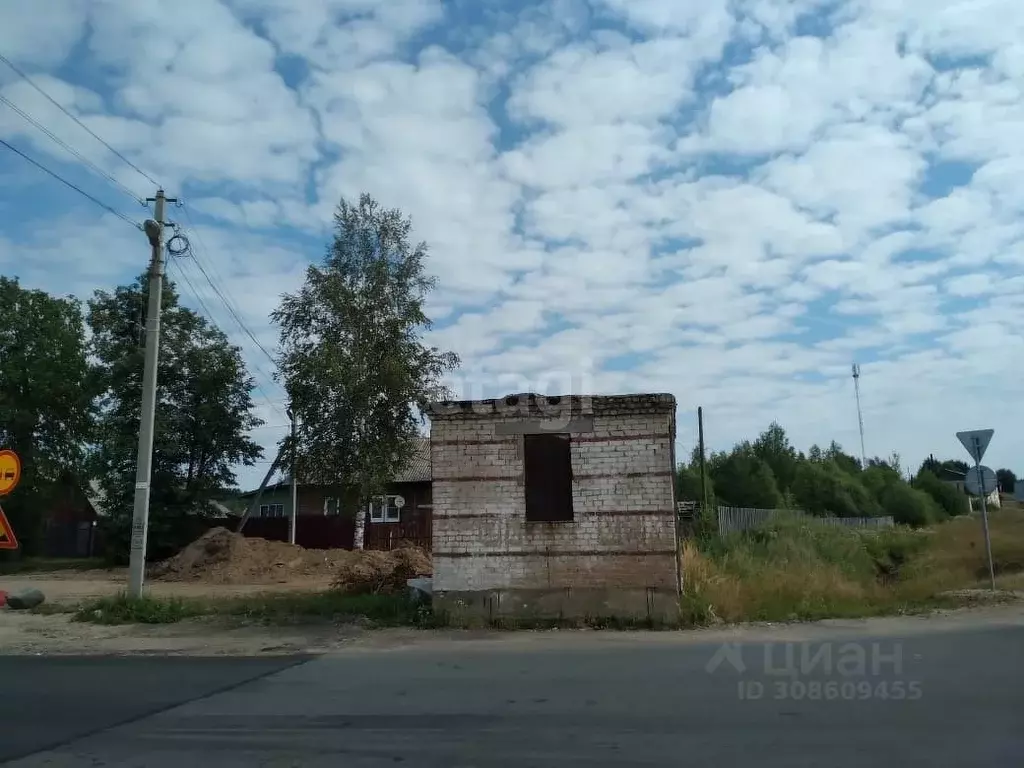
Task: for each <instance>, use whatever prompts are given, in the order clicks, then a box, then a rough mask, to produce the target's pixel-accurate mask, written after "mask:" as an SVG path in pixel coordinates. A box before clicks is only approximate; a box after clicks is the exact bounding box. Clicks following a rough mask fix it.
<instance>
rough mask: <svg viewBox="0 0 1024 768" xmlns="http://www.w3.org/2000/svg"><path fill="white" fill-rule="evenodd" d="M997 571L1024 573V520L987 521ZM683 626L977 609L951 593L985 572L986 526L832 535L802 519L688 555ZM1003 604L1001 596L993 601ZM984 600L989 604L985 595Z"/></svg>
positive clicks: (964, 521)
mask: <svg viewBox="0 0 1024 768" xmlns="http://www.w3.org/2000/svg"><path fill="white" fill-rule="evenodd" d="M991 529H992V550H993V559H994V561H995V568H996V573H997V574H1000V575H1001V578H1002V579H1003V580H1004V581H1006V580H1007V579H1008V578H1009V575H1010V574H1014V573H1017V572H1020V571H1021V570H1024V514H1021V513H1019V512H1016V511H1014V512H1004V513H1002V514H1000V515H998V516H993V519H992V521H991ZM683 569H684V579H683V583H684V589H683V595H682V602H681V604H682V612H683V620H684V623H686V624H690V625H705V624H711V623H716V622H719V621H724V622H736V621H806V620H814V619H823V618H853V617H864V616H879V615H887V614H890V615H891V614H909V613H919V612H923V611H928V610H931V609H934V608H942V607H955V606H957V605H962V604H964V602H965V601H967V602H977V601H978V600H980V599H982V597H981V596H974V597H971V598H966V597H964V596H958V595H951V594H950V592H951V591H954V590H959V589H966V588H971V587H977V586H978V579H979V578H980V577H981V576H982V575H984V574H987V570H986V568H985V564H984V547H983V544H982V542H981V540H980V524H979V523H978V521H976V520H973V519H969V518H958V519H954V520H950V521H948V522H944V523H940V524H939V525H936V526H933V527H931V528H927V529H921V530H911V529H908V528H902V527H897V528H894V529H886V530H867V529H845V528H833V527H826V526H823V525H820V524H816V523H815V522H814V521H813V520H808V519H806V518H801V519H790V520H785V519H782V520H779V521H776V522H773V523H772V524H770V525H768V526H765V527H764V528H761V529H758V530H754V531H750V532H746V533H743V534H736V535H732V536H728V537H724V538H710V539H707V540H704V541H701V542H699V543H695V542H687V543H686V544H685V545H684V550H683ZM995 597H998V596H995ZM984 599H988V598H987V596H986V597H985V598H984Z"/></svg>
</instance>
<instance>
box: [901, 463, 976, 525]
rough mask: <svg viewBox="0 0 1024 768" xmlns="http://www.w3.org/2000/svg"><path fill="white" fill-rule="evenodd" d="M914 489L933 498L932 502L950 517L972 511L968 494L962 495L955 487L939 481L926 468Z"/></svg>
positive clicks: (918, 475)
mask: <svg viewBox="0 0 1024 768" xmlns="http://www.w3.org/2000/svg"><path fill="white" fill-rule="evenodd" d="M914 487H915V488H917V489H918V490H919V491H924V492H925V493H927V494H928V495H929V496H931V498H932V500H933V501H934V502H935V503H936V504H938V505H939V507H941V508H942V510H943V512H944V513H945V514H946V515H948V516H950V517H955V516H956V515H963V514H966V513H967V512H969V511H970V510H969V509H968V506H967V502H968V497H967V494H965V493H961V492H960V491H958V490H957V489H956V488H955V487H954V486H953V485H950V484H949V483H944V482H943V481H942V480H939V478H938V477H936V476H935V474H934V473H932V472H930V471H928V470H927V469H925V468H924V467H922V468H921V471H920V472H918V473H917V477H916V478H915V479H914Z"/></svg>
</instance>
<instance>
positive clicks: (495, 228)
mask: <svg viewBox="0 0 1024 768" xmlns="http://www.w3.org/2000/svg"><path fill="white" fill-rule="evenodd" d="M47 5H48V10H47V12H46V13H45V14H43V13H39V12H38V7H37V6H38V3H37V2H34V1H33V0H11V2H6V3H4V4H3V5H2V7H0V51H2V52H3V53H5V54H6V55H7V56H8V57H10V58H11V59H12V60H13V61H15V62H16V63H18V64H19V65H20V66H21V67H23V68H24V69H25V70H26V71H28V72H29V74H30V75H31V76H32V77H33V78H34V79H35V80H36V81H37V82H38V83H39V84H40V85H41V86H42V87H44V88H45V89H46V90H47V91H48V92H49V93H51V94H52V95H53V96H54V97H55V98H57V99H58V100H59V101H60V102H61V103H62V104H64V105H66V106H67V107H68V108H69V109H70V110H71V111H73V112H74V113H75V114H76V115H78V116H79V117H80V118H81V119H82V121H83V122H85V123H86V124H87V125H88V126H89V127H90V128H92V129H93V130H94V131H96V132H97V133H98V134H100V135H101V136H103V137H104V138H105V139H106V140H107V141H108V142H110V143H111V144H113V145H114V146H115V147H117V148H118V149H119V150H120V151H121V152H122V153H124V154H125V155H126V156H127V157H128V158H130V159H131V160H132V162H134V163H135V164H136V165H138V166H139V167H140V168H143V169H144V170H145V171H146V172H147V173H148V174H150V175H152V176H153V177H154V178H156V179H158V180H160V182H161V183H162V184H164V185H165V187H166V188H167V190H168V192H169V193H173V194H176V195H178V196H179V197H181V198H183V199H185V200H187V201H188V206H187V208H186V209H185V210H181V209H173V210H172V215H173V216H174V217H176V218H179V219H180V220H181V221H182V224H184V225H187V226H188V227H189V228H190V229H191V230H192V232H193V239H194V241H195V242H196V243H197V245H198V248H199V250H200V254H201V255H202V256H203V257H204V258H205V261H206V262H207V263H208V264H210V265H211V266H212V268H213V269H214V270H215V272H216V276H217V277H218V278H220V279H221V280H222V281H223V284H225V285H227V286H228V293H229V298H230V299H231V300H233V301H234V303H235V305H236V309H237V312H238V314H239V316H240V317H241V318H242V319H243V321H244V322H245V323H246V325H247V326H248V327H249V328H250V329H252V331H253V332H254V334H255V335H256V337H257V340H259V341H260V343H261V344H263V345H264V346H266V347H267V348H270V347H271V346H272V345H273V343H274V340H275V334H274V330H273V328H271V327H270V325H269V322H268V319H267V315H268V313H269V312H270V311H271V310H272V309H273V307H274V306H275V304H276V301H277V297H278V295H279V294H280V292H281V291H283V290H288V289H292V288H294V287H296V286H298V285H299V283H300V281H301V279H302V272H303V268H304V266H305V265H306V264H307V263H309V261H311V260H316V259H318V258H319V257H320V256H321V254H322V249H323V247H324V243H325V239H326V236H327V233H328V229H329V223H330V214H331V211H332V208H333V207H334V206H335V204H336V203H337V201H338V199H339V197H340V196H342V195H346V196H353V195H357V194H358V193H359V192H361V191H367V192H370V193H371V194H373V195H375V196H376V197H378V198H379V199H380V200H381V201H382V202H383V203H384V204H386V205H389V206H398V207H400V208H402V209H403V210H404V211H406V212H407V213H409V214H410V215H412V217H413V220H414V225H415V228H416V234H417V236H418V237H419V238H422V239H425V240H427V241H428V242H429V244H430V246H431V254H432V255H431V259H430V264H429V266H430V269H431V271H433V272H434V273H435V274H436V275H437V276H438V277H439V279H440V290H439V291H438V292H437V294H436V295H434V296H433V297H432V299H431V307H430V309H431V313H432V315H433V317H434V319H435V321H436V325H435V329H434V330H433V331H432V333H431V338H432V340H433V341H434V342H435V343H437V344H439V345H443V346H446V347H449V348H453V349H455V350H457V351H458V352H460V353H461V354H462V355H463V357H464V360H465V368H464V370H463V371H462V372H461V373H460V375H459V377H458V379H457V380H454V381H453V384H454V385H455V386H456V388H457V389H458V393H459V394H460V395H462V396H467V397H485V396H494V395H498V394H502V393H503V392H507V391H509V390H523V389H531V390H536V391H542V392H544V391H547V392H554V391H556V390H557V391H565V390H569V389H577V390H578V389H581V388H582V389H587V390H589V391H593V392H612V391H626V390H641V391H644V390H656V391H669V392H673V393H675V394H676V396H677V397H678V398H679V402H680V436H679V437H680V449H681V450H683V451H688V450H689V449H690V447H691V446H692V444H693V440H694V424H693V421H694V419H693V411H694V410H695V408H696V406H697V405H703V406H704V408H705V411H706V414H707V429H708V437H709V442H710V444H711V446H712V447H714V448H727V447H729V446H730V445H731V444H732V442H734V441H735V440H738V439H741V438H743V437H746V436H752V435H753V433H755V432H756V431H757V430H759V429H761V428H763V427H764V426H766V425H767V423H768V422H769V421H771V420H772V419H778V420H779V421H780V422H782V423H783V424H784V426H786V427H787V428H788V429H789V431H790V433H791V436H792V438H793V439H794V441H795V442H796V444H797V445H798V446H800V447H802V448H806V447H807V446H808V445H809V444H810V443H812V442H816V441H817V442H827V441H828V440H830V439H833V438H834V439H837V440H838V441H839V442H841V443H843V444H845V445H846V446H847V447H848V448H849V449H854V448H855V447H856V446H857V443H858V440H857V428H856V413H855V409H854V401H853V391H852V382H851V380H850V377H849V366H850V363H851V362H852V361H854V360H857V361H858V362H859V363H860V364H861V366H862V373H863V378H862V383H863V388H864V401H865V421H866V427H867V443H868V452H869V454H881V455H885V454H888V453H889V452H891V451H898V452H900V453H901V454H902V455H903V457H904V459H905V460H906V462H907V464H908V465H910V466H916V464H917V463H918V462H919V461H920V460H921V459H922V458H923V457H924V456H925V455H926V454H928V453H930V452H935V453H937V454H940V455H959V451H960V449H959V447H958V444H957V443H956V440H955V438H954V436H953V433H954V432H955V431H956V430H959V429H967V428H975V427H994V428H995V429H996V430H997V435H996V438H995V440H994V441H993V444H992V447H991V449H990V450H991V454H990V457H989V461H990V463H992V464H994V465H998V466H1002V465H1008V466H1011V467H1016V468H1017V469H1018V470H1019V469H1021V468H1022V465H1021V456H1022V454H1024V436H1022V435H1021V428H1020V425H1021V421H1022V420H1021V417H1022V415H1024V414H1022V411H1024V409H1022V408H1021V405H1020V403H1021V395H1022V391H1024V385H1022V383H1021V377H1020V370H1021V368H1020V366H1021V361H1024V341H1022V337H1021V330H1020V329H1021V328H1022V327H1024V218H1022V214H1024V192H1022V191H1021V190H1022V187H1021V184H1020V181H1019V180H1020V178H1021V174H1022V172H1024V149H1022V147H1024V143H1022V142H1021V141H1020V137H1021V136H1022V135H1024V98H1022V96H1024V94H1022V93H1021V83H1024V43H1022V42H1021V41H1022V40H1024V34H1022V32H1024V4H1021V3H1019V2H1016V0H976V1H975V2H970V3H968V2H963V1H962V0H849V2H839V1H837V0H786V1H783V0H707V1H706V2H701V3H689V2H680V1H679V0H589V1H587V0H545V1H544V2H523V3H500V2H494V1H492V2H470V0H388V1H387V2H384V1H383V0H305V2H301V3H295V2H290V1H288V0H220V1H218V0H183V2H180V3H178V4H177V5H176V6H175V10H174V12H173V13H167V12H166V8H164V7H163V6H162V4H160V3H158V2H156V1H155V0H132V1H131V2H129V0H105V1H104V2H87V0H49V2H48V4H47ZM0 70H3V71H0V93H2V94H3V95H4V96H5V97H7V98H8V99H9V100H10V101H12V102H14V103H16V104H17V105H19V106H20V107H21V109H23V110H25V111H26V112H28V113H30V114H31V115H33V116H34V117H35V118H37V119H38V120H39V121H41V122H43V123H45V124H46V125H47V126H49V127H50V129H51V130H52V131H53V132H54V133H55V134H56V135H57V136H59V137H60V138H61V139H63V140H64V141H66V142H67V143H69V144H70V145H72V146H73V147H75V148H76V149H77V150H78V151H79V152H81V153H82V154H83V155H84V156H85V157H87V158H88V159H89V160H90V161H92V162H94V163H96V164H97V165H99V166H100V167H102V168H103V169H105V170H106V171H107V172H109V173H110V174H112V175H113V176H114V178H116V179H117V180H118V181H119V182H121V183H122V184H124V185H126V186H127V187H128V188H129V189H130V190H131V191H132V192H133V193H134V194H135V195H136V196H138V197H145V196H147V195H152V193H153V190H152V188H151V186H150V185H149V183H148V182H147V181H146V180H145V179H144V178H142V177H141V176H140V175H139V174H137V173H135V172H134V171H133V170H132V169H131V168H129V167H128V166H126V165H125V164H124V163H121V162H120V161H119V160H117V158H115V157H114V156H112V155H111V154H110V153H108V152H106V151H105V150H104V149H103V147H102V146H101V145H100V144H98V143H97V142H95V141H94V140H92V139H91V138H90V137H89V136H88V134H87V133H85V132H84V131H82V130H81V128H79V127H78V126H76V125H75V124H74V123H72V122H71V121H70V120H68V119H67V118H66V117H65V116H63V115H62V114H61V113H60V112H59V111H58V110H57V109H56V108H54V107H53V105H52V104H50V103H49V102H47V101H46V100H45V99H44V98H43V97H42V96H40V95H39V94H38V93H37V92H36V91H34V90H33V89H32V88H31V87H29V86H28V85H27V84H26V83H25V82H23V81H21V80H19V79H18V78H17V77H16V76H14V75H13V73H11V72H9V71H6V70H5V69H4V68H0ZM0 137H3V138H4V139H5V140H6V141H9V142H11V143H13V144H15V145H16V146H18V147H20V148H22V149H23V150H24V151H26V152H31V153H32V154H33V155H34V156H36V157H38V158H40V159H42V160H44V161H45V162H47V163H48V164H49V165H50V166H51V167H52V168H54V169H55V170H58V172H60V173H61V174H62V175H65V176H66V177H67V178H69V179H71V180H73V181H75V182H76V183H79V184H81V185H82V186H83V188H85V189H86V190H88V191H89V192H90V193H91V194H94V195H96V196H97V197H99V198H100V199H102V200H103V201H104V202H106V203H108V204H110V205H111V206H113V207H115V208H117V209H118V210H120V211H122V212H124V213H126V214H127V215H128V216H130V217H131V218H135V219H141V218H142V217H143V216H144V211H143V210H142V209H141V207H139V206H138V205H137V203H133V202H132V201H131V199H130V198H129V197H128V196H127V195H125V194H122V193H121V192H119V191H118V190H117V189H116V188H114V187H112V186H110V185H107V184H106V183H105V182H103V181H102V180H100V179H98V178H97V177H95V176H90V175H88V173H87V172H86V171H85V170H84V169H83V167H82V165H81V163H79V162H78V161H77V159H76V158H73V157H71V156H69V155H67V154H66V153H64V151H63V150H61V149H60V148H59V147H58V146H57V145H56V144H55V143H54V142H52V141H51V140H50V139H48V138H47V137H46V136H44V135H43V134H41V133H39V132H38V131H36V130H35V129H34V128H33V127H32V126H30V125H29V124H27V123H26V122H24V121H23V120H22V119H21V118H20V117H18V116H17V115H16V114H14V113H13V112H11V111H10V110H9V109H7V108H0ZM0 175H2V179H3V184H2V192H0V211H2V220H3V228H2V230H0V267H2V270H3V272H4V273H5V274H12V273H13V274H18V275H20V276H21V278H22V280H23V281H24V282H25V283H26V284H28V285H32V286H37V287H40V288H44V289H47V290H50V291H57V292H74V293H76V294H78V295H80V296H87V295H88V294H89V293H91V291H92V290H94V289H95V288H98V287H105V286H110V285H112V284H114V283H116V282H118V281H124V280H129V279H131V278H132V277H134V276H135V275H136V274H138V273H139V272H140V271H141V270H142V269H143V267H144V264H145V258H146V248H145V243H144V241H143V240H142V239H141V235H139V234H137V233H135V232H133V231H132V230H131V229H130V228H128V227H127V226H126V225H125V223H124V222H123V221H121V220H119V219H117V218H115V217H113V216H111V215H110V214H107V213H104V212H103V211H102V210H101V209H99V208H97V207H95V206H93V205H91V204H90V203H89V202H88V201H86V200H84V199H82V198H81V197H79V196H77V195H75V194H74V193H73V192H71V191H69V190H66V189H64V188H61V187H60V186H59V185H57V184H56V182H54V181H53V180H52V179H50V178H48V177H46V176H44V175H42V174H41V173H40V172H38V171H37V170H36V169H34V168H32V167H31V166H28V165H26V164H25V163H24V162H23V161H21V160H20V159H19V158H17V157H16V156H14V155H12V154H11V153H9V152H4V153H3V154H2V155H0ZM186 212H187V213H188V214H189V218H187V219H186V218H182V216H184V214H185V213H186ZM171 276H172V278H175V279H176V280H177V282H178V283H179V287H180V289H181V290H182V292H183V295H184V299H185V302H186V303H187V304H189V305H191V306H193V307H194V308H196V309H200V310H201V311H204V312H209V313H210V314H212V315H213V316H214V319H215V320H216V321H217V322H218V324H220V325H221V326H222V327H223V328H224V329H225V330H227V331H229V332H230V333H231V334H232V338H233V339H234V340H235V341H236V342H237V343H238V344H239V345H240V346H242V347H243V349H244V350H245V352H246V355H247V358H248V359H249V360H250V362H251V363H252V364H253V366H254V373H255V375H256V377H257V379H259V380H260V384H261V393H260V397H259V398H258V400H257V402H258V403H259V404H260V406H261V408H262V410H263V411H264V415H265V417H266V418H267V420H268V422H269V423H270V424H271V425H278V424H283V422H284V419H283V416H282V415H281V414H280V409H282V407H283V406H282V404H281V402H280V398H281V392H280V390H279V389H278V388H277V387H275V386H274V384H273V383H272V382H271V381H270V376H269V373H270V363H269V362H268V361H267V360H266V359H265V358H264V357H263V354H262V353H261V352H260V351H259V349H258V348H257V346H256V345H255V344H254V343H253V342H252V340H251V339H250V338H249V337H248V336H247V335H245V334H243V333H242V332H241V330H240V328H239V327H238V325H237V324H236V323H235V322H234V319H233V318H232V317H231V316H230V315H229V314H228V312H227V310H226V309H225V308H224V306H223V304H222V303H221V302H220V299H219V297H217V296H216V295H215V294H214V293H213V292H212V291H211V290H209V286H207V285H206V282H205V280H204V279H203V278H202V276H201V275H200V273H198V272H197V271H196V268H195V265H193V264H191V263H189V262H188V261H182V262H180V263H178V264H176V265H175V267H174V269H173V270H172V272H171ZM185 278H189V279H188V280H186V279H185ZM268 401H269V402H268ZM281 434H282V430H281V429H280V428H276V427H271V428H268V429H265V430H262V431H261V432H260V433H259V436H260V439H261V441H262V442H263V443H264V444H265V445H268V446H269V445H272V444H273V443H274V441H275V440H276V439H277V438H278V437H280V435H281ZM259 474H260V472H259V471H258V469H257V470H256V471H253V472H247V473H245V474H244V475H243V482H245V483H252V482H255V481H256V479H257V477H258V475H259Z"/></svg>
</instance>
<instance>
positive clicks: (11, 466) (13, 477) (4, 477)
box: [0, 451, 21, 549]
mask: <svg viewBox="0 0 1024 768" xmlns="http://www.w3.org/2000/svg"><path fill="white" fill-rule="evenodd" d="M19 480H21V459H19V458H18V454H16V453H15V452H14V451H0V496H6V495H7V494H9V493H10V492H11V491H13V490H14V489H15V487H16V486H17V485H18V481H19ZM17 548H18V537H17V536H15V535H14V529H13V528H12V527H11V523H10V521H9V520H8V519H7V515H5V514H4V510H3V508H2V507H0V549H17Z"/></svg>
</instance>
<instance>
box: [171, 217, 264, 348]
mask: <svg viewBox="0 0 1024 768" xmlns="http://www.w3.org/2000/svg"><path fill="white" fill-rule="evenodd" d="M185 217H186V218H187V219H188V221H189V224H190V225H191V229H192V232H193V234H194V235H195V236H196V240H197V242H198V243H199V245H200V247H202V248H203V250H205V244H204V243H203V240H202V237H201V235H200V234H199V229H198V227H196V225H195V222H193V221H192V217H191V215H190V214H189V212H188V207H187V206H185ZM191 252H192V256H193V258H194V259H195V263H196V267H197V268H198V269H199V271H200V272H201V273H202V274H203V277H204V278H206V282H207V283H209V285H210V288H211V289H212V290H213V292H214V293H215V294H217V296H218V298H220V300H221V302H222V303H223V304H224V307H225V308H226V309H227V310H228V312H229V313H230V314H231V316H232V317H233V318H234V320H235V322H236V323H238V327H239V328H240V329H241V331H242V333H244V334H245V335H246V336H248V337H249V339H250V340H251V341H252V343H253V344H255V345H256V348H257V349H259V350H260V352H262V353H263V354H264V356H266V358H267V359H268V360H269V361H270V364H271V365H273V366H274V368H277V367H278V363H277V360H276V359H275V358H274V356H273V355H272V354H270V352H268V351H267V349H266V347H264V346H263V344H262V343H260V340H259V339H257V338H256V335H255V334H254V333H253V332H252V331H251V330H249V327H248V325H246V323H245V321H244V320H242V318H241V316H240V315H239V313H238V311H237V310H236V309H235V307H234V306H233V305H232V303H231V301H230V300H229V299H228V297H227V296H226V295H225V291H226V290H227V289H226V288H225V290H224V291H222V290H221V289H220V288H219V287H218V286H217V283H216V281H215V280H214V279H213V278H212V277H211V276H210V274H209V272H207V270H206V268H205V267H204V266H203V261H204V260H205V257H204V258H201V257H200V256H199V254H198V253H196V250H195V249H194V248H193V249H191ZM210 269H211V270H213V266H212V261H211V267H210Z"/></svg>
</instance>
